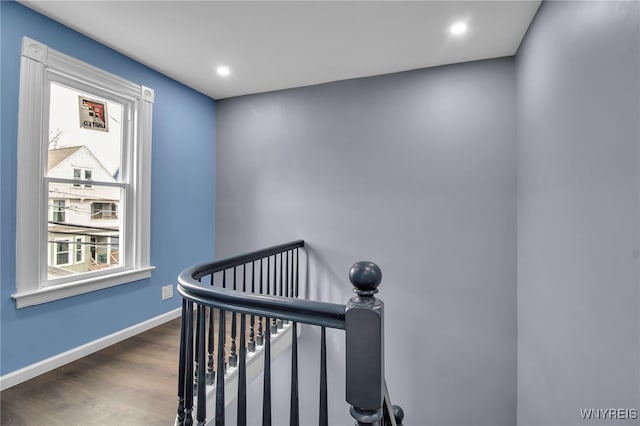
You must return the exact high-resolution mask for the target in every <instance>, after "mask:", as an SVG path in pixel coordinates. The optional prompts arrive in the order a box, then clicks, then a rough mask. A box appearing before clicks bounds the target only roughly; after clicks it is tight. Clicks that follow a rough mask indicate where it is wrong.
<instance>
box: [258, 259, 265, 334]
mask: <svg viewBox="0 0 640 426" xmlns="http://www.w3.org/2000/svg"><path fill="white" fill-rule="evenodd" d="M262 290H263V288H262V259H260V294H262ZM262 333H263V331H262V317H259V318H258V339H257V340H258V345H260V346H262V345H263V344H264V335H263V334H262Z"/></svg>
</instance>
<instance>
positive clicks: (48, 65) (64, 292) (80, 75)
mask: <svg viewBox="0 0 640 426" xmlns="http://www.w3.org/2000/svg"><path fill="white" fill-rule="evenodd" d="M52 81H67V82H69V81H73V83H74V84H73V86H72V87H76V88H77V89H79V90H86V91H90V92H91V93H93V92H95V93H98V94H100V95H104V96H105V97H106V98H109V99H115V100H116V101H117V102H120V100H121V99H126V100H127V101H128V105H129V106H130V114H129V117H131V118H132V120H130V121H129V122H128V126H129V131H130V132H131V133H130V134H131V137H130V138H128V139H129V140H131V146H123V162H125V164H126V165H127V167H126V168H125V169H126V170H128V172H129V173H130V174H129V176H128V177H127V178H126V179H124V180H123V182H125V183H113V184H111V185H112V186H118V187H121V188H123V192H124V194H125V195H124V197H123V198H122V199H121V203H119V204H126V207H125V208H124V209H122V206H120V208H121V209H122V211H121V212H120V213H123V214H124V215H125V216H124V217H122V224H123V234H122V236H121V247H122V251H121V254H120V258H121V262H123V266H120V267H114V268H110V269H104V270H99V271H93V272H88V273H83V274H77V275H73V276H70V277H64V278H58V279H53V280H49V279H48V276H47V267H48V255H47V253H48V251H47V250H48V246H47V237H48V226H47V220H46V219H47V217H48V191H47V185H48V182H49V180H48V179H53V178H47V177H46V168H47V155H48V146H47V139H48V133H49V129H48V125H49V123H48V117H49V110H48V108H49V93H50V92H49V85H50V83H51V82H52ZM153 98H154V93H153V89H150V88H148V87H145V86H142V85H139V84H135V83H132V82H129V81H127V80H125V79H122V78H120V77H118V76H115V75H113V74H111V73H108V72H106V71H103V70H101V69H98V68H96V67H93V66H91V65H89V64H87V63H84V62H82V61H79V60H77V59H74V58H72V57H70V56H67V55H65V54H63V53H60V52H58V51H56V50H53V49H50V48H49V47H48V46H46V45H45V44H43V43H40V42H38V41H35V40H32V39H30V38H28V37H24V38H23V40H22V59H21V69H20V105H19V121H18V179H17V180H18V185H17V204H16V293H15V294H13V295H12V297H13V298H14V299H15V301H16V307H17V308H18V309H20V308H24V307H27V306H32V305H39V304H42V303H47V302H50V301H53V300H58V299H63V298H66V297H71V296H75V295H79V294H83V293H88V292H91V291H96V290H100V289H103V288H107V287H113V286H116V285H121V284H125V283H129V282H133V281H137V280H141V279H144V278H149V277H150V276H151V271H152V270H153V269H154V267H153V266H151V264H150V215H151V195H150V194H151V118H152V109H153V100H154V99H153ZM125 118H128V117H126V116H125ZM125 145H126V142H125ZM124 153H126V154H127V155H124ZM127 162H128V163H127ZM61 180H65V179H58V178H56V181H61ZM67 180H68V182H67V183H77V180H74V179H67ZM82 183H83V184H84V182H82ZM71 245H73V242H70V246H71ZM123 252H124V253H123ZM71 253H73V251H72V250H71V251H70V256H71ZM36 254H37V255H36ZM73 255H74V258H75V253H73Z"/></svg>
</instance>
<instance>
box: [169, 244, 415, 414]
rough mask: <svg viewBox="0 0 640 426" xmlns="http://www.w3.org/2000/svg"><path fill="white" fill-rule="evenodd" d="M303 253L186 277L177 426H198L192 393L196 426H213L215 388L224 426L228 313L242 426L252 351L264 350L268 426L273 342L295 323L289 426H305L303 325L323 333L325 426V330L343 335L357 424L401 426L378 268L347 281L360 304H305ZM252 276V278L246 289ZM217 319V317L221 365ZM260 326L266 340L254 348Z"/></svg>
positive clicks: (226, 263)
mask: <svg viewBox="0 0 640 426" xmlns="http://www.w3.org/2000/svg"><path fill="white" fill-rule="evenodd" d="M302 247H304V241H302V240H298V241H293V242H290V243H286V244H281V245H278V246H274V247H269V248H266V249H263V250H258V251H255V252H252V253H247V254H244V255H240V256H235V257H231V258H227V259H223V260H219V261H216V262H212V263H207V264H203V265H198V266H193V267H191V268H187V269H186V270H184V271H183V272H182V273H181V274H180V276H179V278H178V292H179V293H180V294H181V295H182V297H183V302H182V326H181V336H180V358H179V374H178V410H177V416H176V421H175V425H176V426H191V425H193V421H194V418H193V417H194V413H193V407H194V390H195V392H196V397H197V401H199V403H198V404H197V408H196V409H197V412H196V413H195V421H196V424H197V425H198V426H204V425H205V424H206V423H207V420H206V417H207V413H206V405H207V404H206V385H212V386H215V415H214V419H213V420H214V422H215V425H216V426H223V425H224V424H225V382H224V381H225V374H224V368H225V367H226V364H225V361H226V359H227V358H226V355H225V354H226V347H225V346H226V345H225V341H226V338H225V332H226V326H225V323H226V321H227V315H228V314H227V313H231V314H230V315H231V321H232V324H231V325H232V327H231V333H232V339H231V348H230V353H229V358H228V359H229V363H230V365H231V366H234V367H237V368H238V389H237V392H238V393H237V424H238V425H240V426H244V425H246V423H247V409H246V407H247V399H246V398H247V373H246V365H247V349H249V350H255V348H256V345H257V346H263V350H264V374H263V400H262V425H263V426H271V424H272V412H271V398H272V394H271V337H272V334H274V333H278V331H279V329H282V328H283V327H284V326H285V325H286V324H288V323H289V322H291V328H292V333H291V339H292V340H291V394H290V412H289V422H290V425H295V426H297V425H299V422H300V412H299V402H298V394H299V389H298V350H297V348H298V344H297V338H298V334H297V324H298V323H304V324H309V325H314V326H319V327H321V333H320V336H321V337H320V389H319V393H318V398H319V419H318V424H319V425H320V426H323V425H324V426H328V422H329V418H328V402H327V401H328V400H327V358H326V347H327V346H326V328H327V327H328V328H333V329H342V330H345V340H346V401H347V402H348V403H349V405H350V406H351V408H350V414H351V416H352V417H353V418H354V419H355V420H356V423H355V424H356V425H361V426H365V425H372V426H387V425H391V426H401V423H402V418H403V417H404V413H403V412H402V409H401V408H400V407H398V406H392V405H391V402H390V399H389V396H388V391H387V386H386V382H385V376H384V304H383V302H382V301H381V300H380V299H378V298H376V297H375V293H377V292H378V286H379V285H380V282H381V280H382V272H381V271H380V268H379V267H378V266H377V265H376V264H374V263H372V262H358V263H356V264H354V265H353V266H352V267H351V270H350V271H349V279H350V281H351V283H352V285H353V286H354V292H355V293H356V296H354V297H352V298H351V299H350V300H349V301H348V303H347V304H346V305H342V304H336V303H327V302H319V301H312V300H305V299H298V298H297V297H298V288H299V276H300V273H299V266H300V263H299V251H298V250H299V249H301V248H302ZM239 268H241V269H242V274H241V277H242V283H241V284H242V291H240V286H239V285H238V282H237V281H238V280H237V277H238V275H239V273H238V272H239V271H238V269H239ZM230 270H231V271H233V272H232V280H231V283H232V284H233V286H231V283H229V280H228V279H227V271H230ZM248 271H250V277H249V280H248V281H247V272H248ZM194 305H195V308H194ZM194 310H195V313H196V315H195V325H194ZM214 311H217V312H218V315H217V329H218V333H217V336H218V339H217V340H218V342H217V343H218V344H217V354H216V355H217V361H216V363H215V365H214V363H213V354H214V333H213V332H214V319H215V318H214V317H215V315H214ZM236 316H239V327H240V330H239V334H238V335H239V340H240V341H239V343H237V342H236V340H237V338H238V336H237V335H236V326H237V319H236ZM247 320H249V324H250V327H251V330H250V333H249V344H247V343H246V341H245V336H246V331H247V330H246V327H247ZM256 322H257V324H258V335H259V336H260V338H259V339H255V340H252V339H253V338H252V336H253V335H254V326H255V323H256ZM263 324H264V327H263ZM207 327H208V330H209V340H208V341H206V337H207V336H206V329H207ZM194 341H195V342H194ZM194 343H195V347H194ZM238 347H239V350H238ZM194 349H195V350H194ZM207 355H208V362H207ZM221 366H222V367H221ZM216 370H217V372H216Z"/></svg>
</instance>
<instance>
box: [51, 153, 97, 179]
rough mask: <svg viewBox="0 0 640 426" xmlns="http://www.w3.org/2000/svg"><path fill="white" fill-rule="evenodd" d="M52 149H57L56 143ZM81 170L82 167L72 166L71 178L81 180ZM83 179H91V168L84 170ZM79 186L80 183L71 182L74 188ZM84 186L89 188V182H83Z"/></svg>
mask: <svg viewBox="0 0 640 426" xmlns="http://www.w3.org/2000/svg"><path fill="white" fill-rule="evenodd" d="M54 149H59V148H57V145H56V148H54ZM82 172H83V170H82V169H76V168H74V169H73V179H74V180H77V181H79V180H82V175H83V173H82ZM84 180H85V181H90V180H91V170H84ZM80 186H81V185H80V183H74V184H73V187H74V188H80ZM84 187H85V188H91V184H88V183H85V184H84Z"/></svg>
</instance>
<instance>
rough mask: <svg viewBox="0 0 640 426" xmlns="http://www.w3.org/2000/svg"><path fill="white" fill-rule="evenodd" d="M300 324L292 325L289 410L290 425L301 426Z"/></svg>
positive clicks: (294, 323)
mask: <svg viewBox="0 0 640 426" xmlns="http://www.w3.org/2000/svg"><path fill="white" fill-rule="evenodd" d="M297 326H298V323H296V322H295V321H294V322H293V323H292V326H291V327H292V330H291V331H292V335H291V407H290V410H289V425H290V426H299V425H300V410H299V407H298V331H297Z"/></svg>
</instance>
